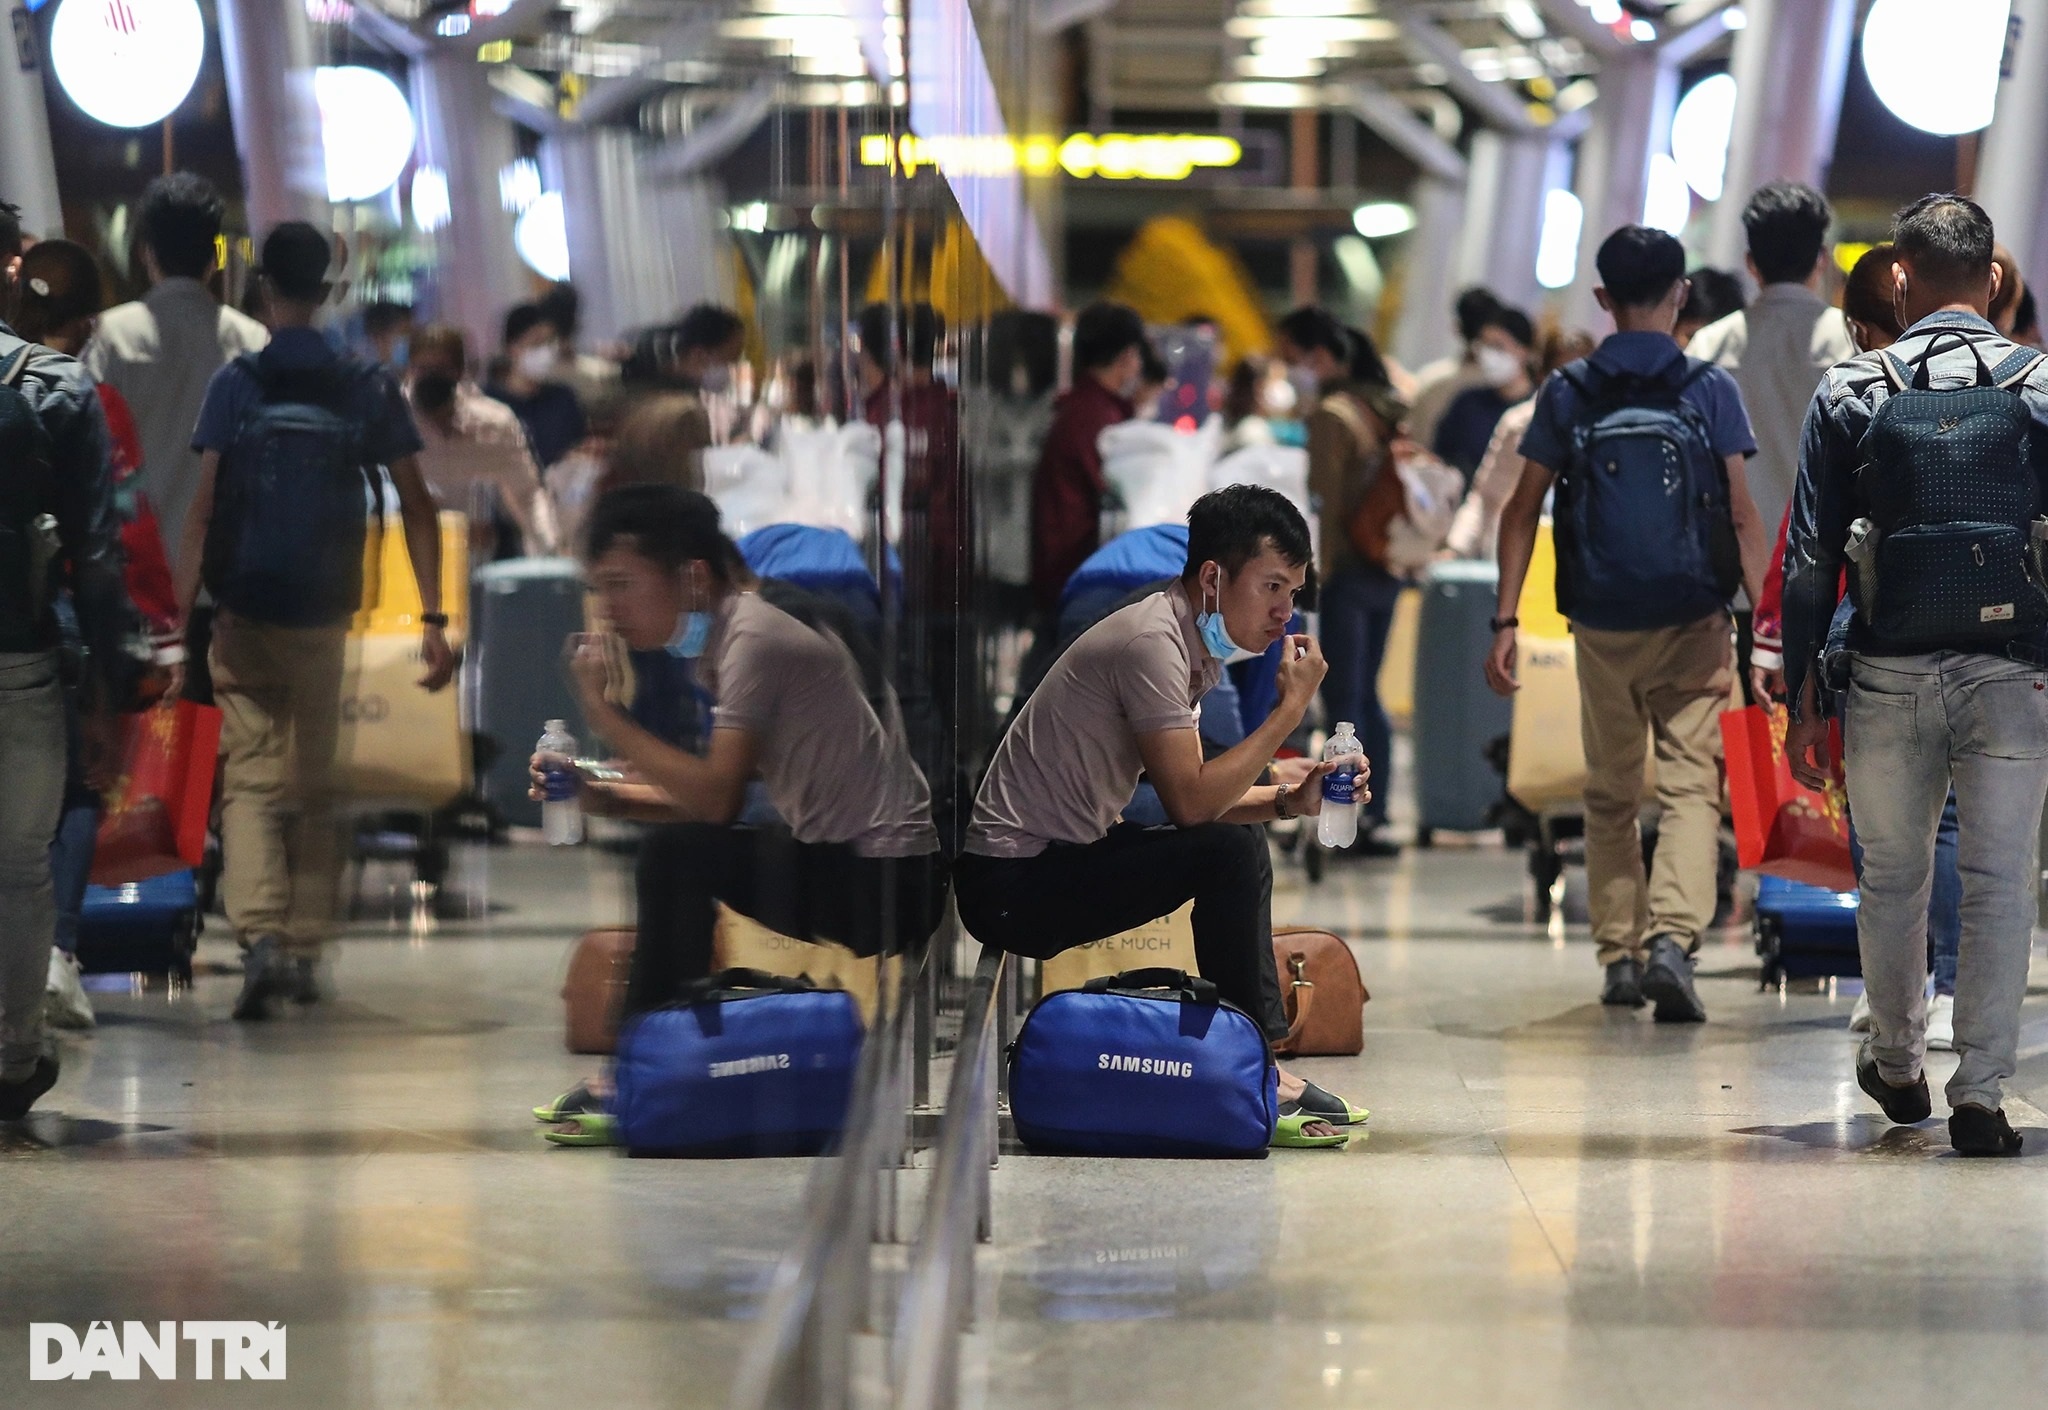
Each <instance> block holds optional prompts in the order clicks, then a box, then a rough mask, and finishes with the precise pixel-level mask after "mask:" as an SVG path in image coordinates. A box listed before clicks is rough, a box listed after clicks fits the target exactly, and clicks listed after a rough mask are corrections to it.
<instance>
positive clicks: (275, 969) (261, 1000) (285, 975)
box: [235, 935, 292, 1023]
mask: <svg viewBox="0 0 2048 1410" xmlns="http://www.w3.org/2000/svg"><path fill="white" fill-rule="evenodd" d="M291 990H292V973H291V961H290V960H288V959H287V958H286V957H285V955H284V952H283V950H282V949H281V948H280V947H279V945H278V943H277V938H276V937H275V936H271V935H266V936H264V937H263V938H262V939H260V940H258V941H257V942H256V943H255V944H253V945H251V946H250V947H249V948H248V949H246V950H244V951H242V993H241V996H240V997H239V998H237V999H236V1000H235V1018H236V1020H237V1021H239V1022H242V1023H257V1022H261V1021H262V1020H264V1019H266V1018H269V1017H270V1001H271V1000H272V999H275V998H283V997H284V996H285V995H287V994H289V993H290V992H291Z"/></svg>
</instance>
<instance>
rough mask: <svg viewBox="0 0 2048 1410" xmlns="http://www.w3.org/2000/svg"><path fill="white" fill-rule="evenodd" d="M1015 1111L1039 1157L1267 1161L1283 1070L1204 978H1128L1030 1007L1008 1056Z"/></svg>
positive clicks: (1130, 973)
mask: <svg viewBox="0 0 2048 1410" xmlns="http://www.w3.org/2000/svg"><path fill="white" fill-rule="evenodd" d="M1010 1113H1011V1115H1012V1117H1013V1118H1014V1119H1015V1121H1016V1124H1017V1135H1018V1138H1019V1139H1021V1140H1022V1141H1023V1142H1024V1144H1025V1145H1026V1146H1027V1147H1028V1148H1029V1149H1031V1150H1032V1151H1034V1152H1036V1153H1037V1154H1040V1155H1112V1156H1207V1157H1212V1158H1213V1157H1219V1156H1222V1157H1232V1156H1235V1157H1248V1158H1263V1157H1264V1156H1265V1154H1266V1147H1267V1144H1268V1143H1269V1142H1270V1141H1271V1140H1272V1137H1273V1127H1274V1123H1275V1122H1276V1121H1277V1120H1278V1119H1279V1114H1280V1069H1279V1068H1278V1067H1277V1066H1276V1065H1275V1064H1274V1062H1273V1053H1272V1049H1271V1048H1270V1047H1268V1045H1267V1043H1266V1035H1265V1034H1263V1033H1261V1032H1260V1031H1259V1025H1258V1024H1257V1023H1255V1022H1253V1021H1252V1017H1251V1015H1250V1014H1247V1013H1246V1012H1245V1011H1244V1010H1243V1009H1240V1008H1238V1007H1236V1006H1235V1005H1232V1004H1227V1003H1224V1002H1223V1001H1222V1000H1220V999H1218V998H1217V996H1216V986H1215V985H1214V984H1211V983H1210V982H1209V981H1208V980H1206V979H1197V978H1192V977H1190V976H1189V975H1188V974H1187V973H1185V972H1184V971H1182V970H1178V969H1134V970H1126V971H1125V972H1124V973H1122V974H1117V975H1110V976H1107V977H1105V978H1101V979H1091V980H1089V981H1088V984H1087V985H1086V987H1084V988H1081V989H1070V990H1067V991H1065V992H1062V993H1058V994H1048V995H1046V996H1045V997H1044V998H1043V999H1040V1000H1039V1001H1038V1003H1037V1004H1036V1005H1035V1006H1034V1007H1033V1008H1032V1010H1031V1012H1030V1014H1029V1015H1027V1016H1026V1017H1025V1019H1024V1026H1023V1028H1022V1029H1021V1030H1020V1031H1019V1032H1018V1034H1017V1042H1016V1044H1015V1046H1014V1047H1012V1048H1011V1050H1010Z"/></svg>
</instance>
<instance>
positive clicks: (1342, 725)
mask: <svg viewBox="0 0 2048 1410" xmlns="http://www.w3.org/2000/svg"><path fill="white" fill-rule="evenodd" d="M1351 732H1352V726H1351V721H1349V720H1339V721H1337V733H1339V734H1350V733H1351Z"/></svg>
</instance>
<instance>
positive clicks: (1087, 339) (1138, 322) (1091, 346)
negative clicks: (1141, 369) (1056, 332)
mask: <svg viewBox="0 0 2048 1410" xmlns="http://www.w3.org/2000/svg"><path fill="white" fill-rule="evenodd" d="M1144 343H1145V320H1144V319H1142V318H1140V317H1139V316H1138V311H1137V310H1136V309H1134V308H1130V307H1128V306H1126V305H1124V304H1113V303H1093V304H1090V305H1088V307H1086V308H1084V309H1082V310H1081V312H1080V314H1079V315H1078V316H1077V317H1076V318H1075V319H1074V367H1075V369H1076V370H1077V371H1081V372H1097V371H1100V370H1101V369H1102V368H1105V367H1107V366H1109V365H1110V364H1111V363H1112V362H1115V361H1116V360H1117V359H1118V358H1120V357H1122V356H1123V355H1124V354H1125V353H1127V352H1129V351H1130V350H1131V349H1132V348H1136V347H1142V346H1143V345H1144Z"/></svg>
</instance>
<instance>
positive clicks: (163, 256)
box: [136, 171, 228, 279]
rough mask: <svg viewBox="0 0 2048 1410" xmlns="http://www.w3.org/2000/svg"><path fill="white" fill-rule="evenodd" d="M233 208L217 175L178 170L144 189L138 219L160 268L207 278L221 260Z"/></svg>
mask: <svg viewBox="0 0 2048 1410" xmlns="http://www.w3.org/2000/svg"><path fill="white" fill-rule="evenodd" d="M227 211H228V206H227V202H226V201H224V200H222V199H221V195H220V192H219V190H218V189H216V188H215V186H214V184H213V183H212V182H211V181H208V180H207V179H206V178H205V177H203V176H199V175H196V174H195V173H193V172H189V171H174V172H172V173H170V174H169V175H168V176H159V177H158V178H157V179H156V180H154V181H152V182H150V183H149V185H148V186H147V187H145V188H144V189H143V192H142V208H141V210H140V211H139V212H137V221H136V224H137V227H138V228H139V229H140V231H141V234H142V243H143V244H144V245H146V246H147V247H148V248H149V252H150V254H152V255H153V256H155V257H156V267H157V268H158V269H160V270H162V271H163V272H164V273H165V274H166V275H169V276H172V277H174V278H180V279H204V278H205V277H206V276H207V275H208V274H211V273H212V272H213V266H214V264H215V263H216V262H217V259H218V250H217V244H218V242H219V240H220V232H221V222H222V221H224V220H226V219H227Z"/></svg>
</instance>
